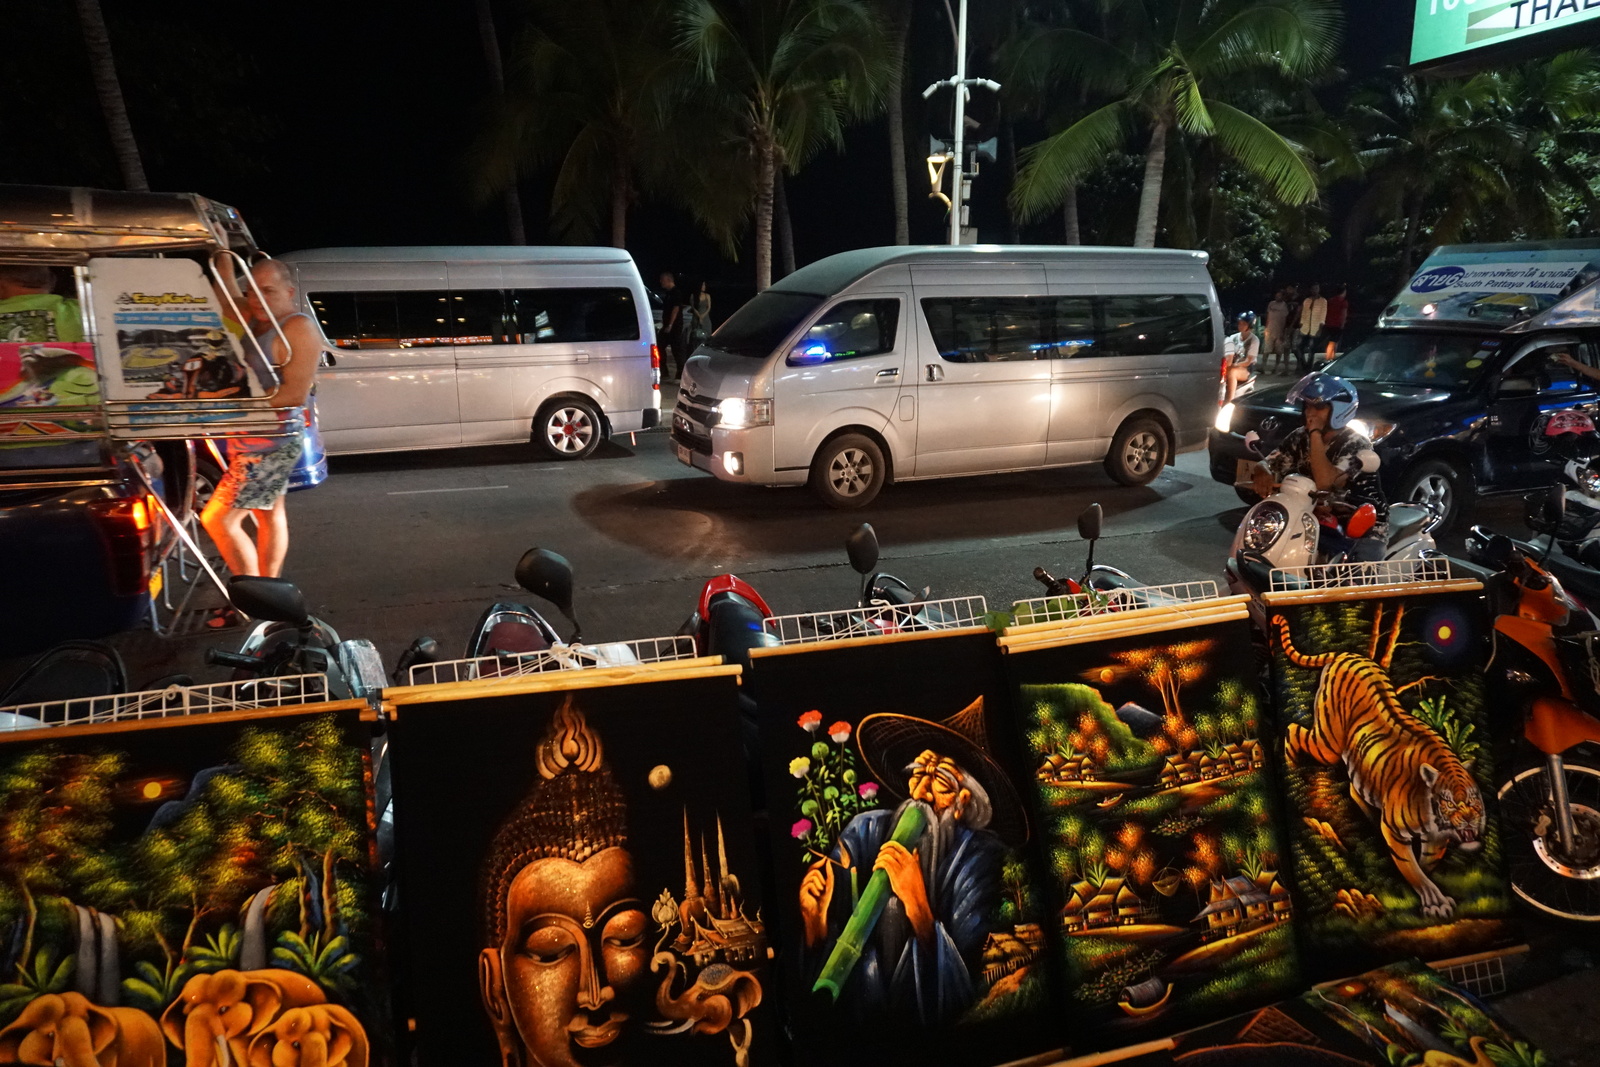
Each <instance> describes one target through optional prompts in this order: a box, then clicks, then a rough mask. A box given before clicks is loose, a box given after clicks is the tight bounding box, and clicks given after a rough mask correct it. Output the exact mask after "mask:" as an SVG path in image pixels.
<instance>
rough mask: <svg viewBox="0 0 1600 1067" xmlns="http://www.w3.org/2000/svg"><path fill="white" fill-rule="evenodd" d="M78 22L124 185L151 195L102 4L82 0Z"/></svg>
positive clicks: (134, 190)
mask: <svg viewBox="0 0 1600 1067" xmlns="http://www.w3.org/2000/svg"><path fill="white" fill-rule="evenodd" d="M78 22H79V24H80V25H81V26H82V27H83V46H84V50H85V51H86V52H87V53H88V54H89V68H90V70H91V71H92V72H93V74H94V88H95V93H96V94H97V95H98V96H99V97H100V110H101V111H103V112H105V116H106V125H107V126H108V127H110V131H111V148H112V150H113V151H114V152H115V153H116V156H117V166H118V167H119V168H120V169H121V170H122V184H123V185H124V186H126V187H127V188H128V189H130V190H132V191H133V192H138V193H144V192H149V190H150V183H149V182H148V181H146V180H145V176H144V163H143V161H141V160H140V158H139V142H137V141H135V140H134V139H133V126H132V124H131V123H129V122H128V108H127V105H126V104H125V103H123V100H122V83H121V82H120V81H118V80H117V64H116V59H115V58H114V57H113V56H112V54H111V35H110V33H109V32H107V30H106V17H105V14H104V13H103V12H101V10H100V0H78Z"/></svg>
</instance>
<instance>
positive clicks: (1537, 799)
mask: <svg viewBox="0 0 1600 1067" xmlns="http://www.w3.org/2000/svg"><path fill="white" fill-rule="evenodd" d="M1564 764H1565V778H1566V783H1567V798H1568V802H1569V804H1570V806H1571V808H1572V820H1573V824H1574V826H1575V829H1576V839H1575V841H1574V846H1573V849H1572V851H1571V852H1570V853H1567V852H1565V851H1564V850H1563V849H1562V847H1561V838H1560V834H1559V832H1558V831H1557V829H1556V819H1555V813H1554V805H1553V803H1552V801H1551V798H1550V768H1549V766H1548V765H1546V764H1539V765H1538V766H1535V767H1529V768H1527V769H1526V770H1523V771H1519V772H1518V773H1516V774H1515V775H1513V776H1512V777H1511V778H1510V779H1508V780H1507V781H1506V782H1504V783H1503V784H1502V785H1501V786H1500V814H1501V818H1502V819H1503V821H1504V825H1505V832H1506V860H1507V866H1508V868H1509V869H1510V874H1511V887H1512V889H1514V890H1515V891H1516V894H1517V896H1519V897H1521V898H1522V899H1523V900H1524V901H1526V902H1527V903H1529V904H1531V905H1533V906H1534V907H1535V908H1538V909H1539V910H1540V911H1542V912H1545V913H1547V914H1550V915H1554V916H1557V917H1558V918H1562V919H1570V920H1573V921H1576V922H1600V766H1596V765H1595V764H1594V763H1592V762H1591V761H1590V760H1589V759H1588V758H1586V757H1583V756H1568V757H1567V758H1565V760H1564Z"/></svg>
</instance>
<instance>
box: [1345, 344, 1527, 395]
mask: <svg viewBox="0 0 1600 1067" xmlns="http://www.w3.org/2000/svg"><path fill="white" fill-rule="evenodd" d="M1500 341H1501V338H1499V337H1497V336H1490V337H1484V336H1481V335H1476V334H1453V333H1419V332H1414V331H1411V330H1407V331H1404V332H1401V331H1395V332H1393V333H1389V332H1379V333H1375V334H1373V335H1372V336H1371V337H1369V338H1367V339H1366V340H1365V341H1363V342H1362V343H1361V344H1359V345H1357V346H1356V347H1355V348H1352V349H1351V350H1350V351H1349V352H1347V353H1345V354H1344V355H1342V356H1340V357H1339V358H1338V359H1336V360H1334V361H1333V362H1332V363H1330V364H1328V367H1327V370H1328V373H1330V374H1337V375H1338V376H1339V377H1341V378H1344V379H1345V380H1347V381H1352V382H1383V383H1388V384H1392V385H1420V386H1425V387H1427V388H1429V389H1465V388H1467V387H1469V386H1471V385H1472V383H1473V382H1474V381H1476V380H1477V378H1478V376H1479V374H1481V373H1482V371H1483V367H1484V365H1485V364H1486V363H1488V362H1489V361H1490V360H1491V359H1493V358H1494V356H1495V354H1496V353H1497V352H1499V351H1500Z"/></svg>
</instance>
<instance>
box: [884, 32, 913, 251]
mask: <svg viewBox="0 0 1600 1067" xmlns="http://www.w3.org/2000/svg"><path fill="white" fill-rule="evenodd" d="M910 41H911V2H910V0H896V2H895V3H894V4H892V5H891V6H890V9H889V43H890V46H891V47H892V48H894V49H895V60H894V73H893V74H892V75H891V76H890V78H889V88H888V94H889V99H888V105H889V181H890V188H891V189H893V190H894V243H895V244H897V245H908V244H910V243H911V208H910V202H909V199H908V197H909V192H908V190H907V186H906V101H905V73H906V48H907V46H908V45H909V44H910Z"/></svg>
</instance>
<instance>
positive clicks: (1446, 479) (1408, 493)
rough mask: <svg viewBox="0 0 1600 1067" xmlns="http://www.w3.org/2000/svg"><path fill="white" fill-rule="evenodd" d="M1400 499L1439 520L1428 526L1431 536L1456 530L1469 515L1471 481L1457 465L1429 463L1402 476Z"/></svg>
mask: <svg viewBox="0 0 1600 1067" xmlns="http://www.w3.org/2000/svg"><path fill="white" fill-rule="evenodd" d="M1397 495H1398V497H1399V499H1400V500H1402V501H1405V502H1406V503H1408V504H1421V505H1422V506H1424V507H1426V508H1428V509H1429V510H1430V511H1432V512H1433V513H1434V514H1435V515H1437V516H1438V518H1436V519H1435V520H1434V521H1433V522H1431V523H1430V524H1429V525H1428V531H1429V532H1430V533H1436V534H1438V533H1446V532H1448V531H1450V530H1453V529H1455V526H1456V523H1458V522H1460V521H1461V519H1462V517H1463V515H1464V514H1465V512H1466V503H1467V479H1466V475H1464V474H1462V473H1461V471H1460V469H1459V468H1457V467H1456V465H1455V464H1454V463H1451V462H1449V461H1448V460H1443V459H1425V460H1423V461H1422V462H1421V463H1418V464H1416V465H1415V466H1413V467H1411V468H1409V469H1408V470H1407V471H1406V472H1405V473H1404V474H1402V475H1401V476H1400V485H1399V492H1398V494H1397Z"/></svg>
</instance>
